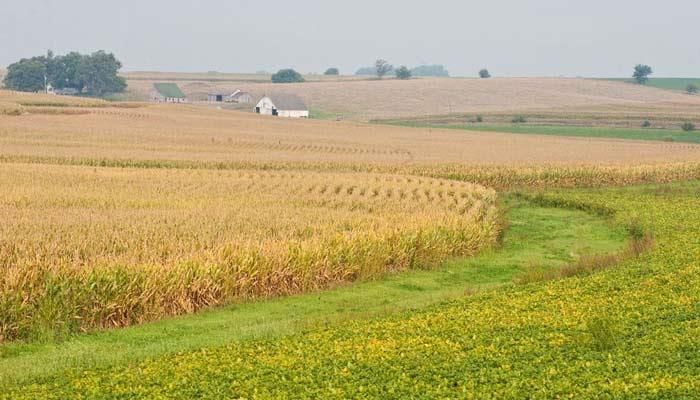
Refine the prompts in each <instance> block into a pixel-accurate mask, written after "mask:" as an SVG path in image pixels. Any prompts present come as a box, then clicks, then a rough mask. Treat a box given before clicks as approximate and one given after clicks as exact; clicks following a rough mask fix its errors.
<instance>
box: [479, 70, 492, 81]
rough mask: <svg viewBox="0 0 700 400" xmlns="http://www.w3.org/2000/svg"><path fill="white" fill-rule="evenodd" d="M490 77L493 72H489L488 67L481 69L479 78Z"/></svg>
mask: <svg viewBox="0 0 700 400" xmlns="http://www.w3.org/2000/svg"><path fill="white" fill-rule="evenodd" d="M490 77H491V74H490V73H489V70H488V69H486V68H484V69H482V70H480V71H479V78H482V79H486V78H490Z"/></svg>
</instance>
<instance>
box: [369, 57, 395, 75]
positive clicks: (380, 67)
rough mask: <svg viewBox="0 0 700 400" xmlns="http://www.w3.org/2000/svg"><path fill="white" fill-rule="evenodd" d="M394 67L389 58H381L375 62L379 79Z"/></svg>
mask: <svg viewBox="0 0 700 400" xmlns="http://www.w3.org/2000/svg"><path fill="white" fill-rule="evenodd" d="M393 69H394V67H393V66H392V65H391V64H389V62H388V61H387V60H384V59H381V58H380V59H378V60H377V61H375V63H374V70H375V73H376V74H377V77H378V78H379V79H382V78H383V77H384V75H386V74H388V73H389V72H391V70H393Z"/></svg>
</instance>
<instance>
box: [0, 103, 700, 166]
mask: <svg viewBox="0 0 700 400" xmlns="http://www.w3.org/2000/svg"><path fill="white" fill-rule="evenodd" d="M12 96H13V95H12V94H8V93H7V92H5V93H2V92H0V99H5V102H8V101H10V100H11V99H12V98H13V97H12ZM28 98H29V99H33V100H32V101H29V100H27V99H28ZM17 99H19V101H21V102H22V103H23V104H33V106H24V107H25V108H27V109H28V111H29V113H25V114H23V115H20V116H10V115H3V116H0V156H2V157H4V158H5V159H9V158H13V159H17V158H18V157H25V158H26V157H35V158H36V157H44V158H46V157H53V158H90V159H121V160H125V159H126V160H178V161H193V162H277V163H284V162H306V163H309V162H311V163H352V164H378V165H393V166H396V165H436V164H455V163H459V164H469V165H477V164H478V165H483V164H515V165H523V164H545V163H546V164H562V165H563V164H567V165H570V164H581V163H598V164H600V163H604V164H623V163H630V162H632V163H658V162H672V161H676V162H679V161H700V146H697V145H693V144H681V143H657V142H642V141H639V142H637V141H623V140H602V139H587V138H567V137H552V136H549V137H547V136H534V135H532V136H530V135H511V134H500V133H483V132H467V131H464V132H462V131H460V132H456V131H453V130H437V129H428V128H402V127H392V126H381V125H368V124H361V123H352V122H336V121H314V120H286V119H276V118H271V117H270V118H268V117H261V116H258V115H255V114H251V113H242V112H235V111H227V110H216V109H211V108H205V107H197V106H182V105H138V104H137V105H133V106H132V105H131V104H130V103H126V104H125V105H129V107H124V106H123V105H120V104H119V103H117V104H116V105H118V107H110V104H112V103H104V102H99V101H98V102H97V106H96V107H90V106H89V104H88V105H86V104H85V103H84V102H90V101H92V100H80V99H76V100H73V99H69V98H66V97H60V98H56V97H53V98H50V97H48V96H38V95H22V96H19V97H17ZM47 99H48V100H47ZM57 99H59V100H60V101H75V102H76V103H75V105H74V106H71V105H66V104H64V105H63V106H61V107H55V106H54V105H52V103H50V102H49V101H57ZM37 104H39V105H37ZM42 104H43V105H42ZM137 106H138V107H137ZM46 111H50V112H48V113H47V112H46Z"/></svg>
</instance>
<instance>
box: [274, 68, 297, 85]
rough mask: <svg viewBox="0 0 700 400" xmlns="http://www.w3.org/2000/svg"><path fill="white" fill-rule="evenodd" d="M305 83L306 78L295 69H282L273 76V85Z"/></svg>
mask: <svg viewBox="0 0 700 400" xmlns="http://www.w3.org/2000/svg"><path fill="white" fill-rule="evenodd" d="M298 82H304V77H303V76H301V74H300V73H298V72H297V71H295V70H293V69H281V70H279V71H278V72H277V73H276V74H272V83H298Z"/></svg>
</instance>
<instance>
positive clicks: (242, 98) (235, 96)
mask: <svg viewBox="0 0 700 400" xmlns="http://www.w3.org/2000/svg"><path fill="white" fill-rule="evenodd" d="M229 101H230V102H231V103H239V104H247V103H252V102H253V96H252V95H251V94H250V93H248V92H244V91H241V90H236V91H235V92H233V93H232V94H231V96H229Z"/></svg>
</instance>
